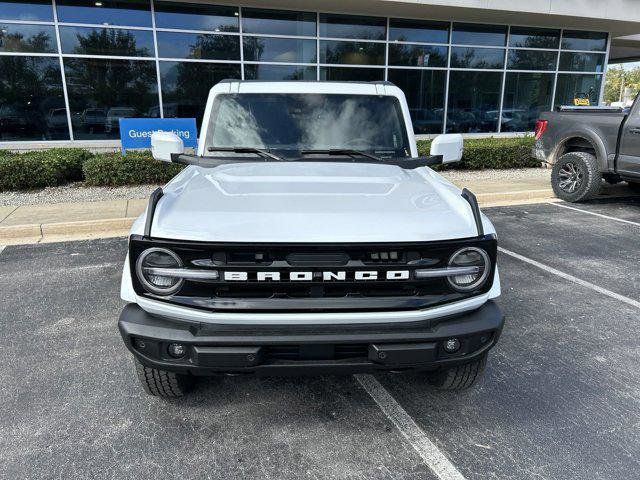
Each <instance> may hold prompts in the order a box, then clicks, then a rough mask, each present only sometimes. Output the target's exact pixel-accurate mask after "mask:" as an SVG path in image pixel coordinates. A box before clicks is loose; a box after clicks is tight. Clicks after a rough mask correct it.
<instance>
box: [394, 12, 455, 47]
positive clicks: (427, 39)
mask: <svg viewBox="0 0 640 480" xmlns="http://www.w3.org/2000/svg"><path fill="white" fill-rule="evenodd" d="M389 40H390V41H399V42H423V43H447V42H448V41H449V23H448V22H430V21H427V20H409V19H403V18H392V19H390V20H389Z"/></svg>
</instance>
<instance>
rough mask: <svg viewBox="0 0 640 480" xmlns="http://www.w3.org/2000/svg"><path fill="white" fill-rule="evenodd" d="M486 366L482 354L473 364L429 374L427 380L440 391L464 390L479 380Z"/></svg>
mask: <svg viewBox="0 0 640 480" xmlns="http://www.w3.org/2000/svg"><path fill="white" fill-rule="evenodd" d="M486 365H487V354H484V355H483V356H482V357H480V358H479V359H478V360H476V361H474V362H470V363H464V364H462V365H456V366H455V367H449V368H444V369H442V370H438V371H437V372H435V373H432V374H430V375H429V376H428V377H427V380H428V381H429V383H430V384H431V385H433V386H434V387H436V388H438V389H440V390H464V389H465V388H469V387H471V386H473V385H474V384H475V383H476V381H478V379H480V377H481V376H482V372H484V368H485V367H486Z"/></svg>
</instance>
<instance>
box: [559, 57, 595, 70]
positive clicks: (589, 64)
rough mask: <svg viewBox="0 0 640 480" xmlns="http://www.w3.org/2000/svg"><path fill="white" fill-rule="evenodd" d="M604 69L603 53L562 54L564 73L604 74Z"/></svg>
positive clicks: (561, 62) (561, 60) (561, 68)
mask: <svg viewBox="0 0 640 480" xmlns="http://www.w3.org/2000/svg"><path fill="white" fill-rule="evenodd" d="M603 68H604V54H603V53H573V52H562V53H561V54H560V71H563V72H602V69H603Z"/></svg>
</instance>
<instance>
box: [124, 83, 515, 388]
mask: <svg viewBox="0 0 640 480" xmlns="http://www.w3.org/2000/svg"><path fill="white" fill-rule="evenodd" d="M151 142H152V153H153V155H154V158H156V159H157V160H162V161H171V162H177V163H182V164H186V165H188V166H187V168H185V169H184V170H183V171H182V172H181V173H180V174H178V175H177V176H176V177H175V178H174V179H173V180H171V181H170V182H169V183H168V184H167V185H165V186H164V187H162V188H161V189H157V190H156V191H155V192H154V193H153V194H152V195H151V198H150V200H149V205H148V207H147V210H146V213H145V214H143V215H141V216H140V217H139V218H138V219H137V220H136V222H135V223H134V225H133V227H132V229H131V236H130V238H129V249H128V255H127V259H126V262H125V266H124V272H123V277H122V286H121V296H122V298H123V299H124V300H125V301H126V302H127V305H126V306H125V308H124V310H123V312H122V314H121V316H120V320H119V323H118V325H119V329H120V332H121V334H122V338H123V339H124V342H125V344H126V346H127V348H128V349H129V350H130V351H131V353H132V354H133V356H134V358H135V365H136V370H137V373H138V377H139V379H140V381H141V383H142V386H143V387H144V389H145V390H146V392H147V393H150V394H152V395H159V396H165V397H173V396H180V395H183V394H184V393H185V392H186V391H188V390H189V389H190V388H192V386H193V385H194V382H195V380H196V379H197V378H198V376H202V375H219V374H243V373H246V374H257V375H282V374H298V373H303V374H318V373H353V372H373V371H384V370H391V371H401V370H420V371H424V373H425V377H426V379H427V380H428V381H429V382H431V383H432V384H434V385H435V386H437V387H440V388H444V389H460V388H466V387H469V386H470V385H472V384H473V383H474V382H475V381H476V379H477V378H478V377H479V374H480V373H481V372H482V371H483V369H484V366H485V364H486V360H487V353H488V351H489V350H490V349H491V348H492V347H493V346H494V345H495V344H496V342H497V341H498V337H499V336H500V332H501V330H502V326H503V314H502V312H501V310H500V308H499V307H498V306H497V305H496V303H494V299H495V298H496V297H498V296H499V295H500V280H499V277H498V269H497V267H496V252H497V238H496V233H495V230H494V227H493V225H492V224H491V222H490V221H489V220H488V219H487V218H486V217H485V216H484V215H482V214H481V213H480V210H479V209H478V204H477V201H476V198H475V196H474V195H473V194H472V193H471V192H469V191H468V190H466V189H465V190H462V191H460V190H459V189H458V188H457V187H455V186H454V185H452V184H451V183H449V182H448V181H446V180H445V179H444V178H442V177H441V176H440V175H438V174H437V173H436V172H434V171H433V170H432V169H431V168H429V166H433V165H437V164H442V163H447V162H453V161H458V160H459V159H460V158H461V156H462V137H461V136H460V135H441V136H439V137H437V138H436V139H434V141H433V143H432V146H431V155H430V156H426V157H419V156H418V151H417V148H416V142H415V138H414V134H413V128H412V125H411V119H410V115H409V109H408V107H407V103H406V100H405V97H404V94H403V93H402V91H401V90H400V89H398V88H397V87H395V86H394V85H392V84H390V83H387V82H376V83H332V82H245V81H243V82H240V81H223V82H221V83H219V84H217V85H216V86H214V87H213V88H212V89H211V92H210V94H209V98H208V101H207V105H206V110H205V114H204V121H203V123H202V130H201V133H200V138H199V145H198V149H197V152H196V154H195V155H189V154H185V153H184V147H183V144H182V141H181V140H180V138H179V137H178V136H177V135H175V134H174V133H171V132H155V133H154V134H153V135H152V139H151Z"/></svg>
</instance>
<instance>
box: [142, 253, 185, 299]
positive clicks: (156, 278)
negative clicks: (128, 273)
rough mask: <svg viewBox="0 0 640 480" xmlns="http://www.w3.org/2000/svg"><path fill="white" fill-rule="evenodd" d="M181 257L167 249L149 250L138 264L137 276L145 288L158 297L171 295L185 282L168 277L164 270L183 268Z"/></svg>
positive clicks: (143, 254)
mask: <svg viewBox="0 0 640 480" xmlns="http://www.w3.org/2000/svg"><path fill="white" fill-rule="evenodd" d="M181 267H182V261H181V260H180V257H178V255H176V254H175V253H174V252H172V251H171V250H167V249H166V248H148V249H146V250H145V251H144V252H142V253H141V254H140V256H139V257H138V261H137V262H136V274H137V275H138V280H140V282H141V283H142V285H143V286H144V288H145V289H146V290H148V291H149V292H151V293H155V294H156V295H171V294H172V293H175V292H177V291H178V290H180V287H182V284H183V283H184V280H183V279H182V278H178V277H171V276H168V275H167V274H166V273H164V272H163V269H170V268H181Z"/></svg>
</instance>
